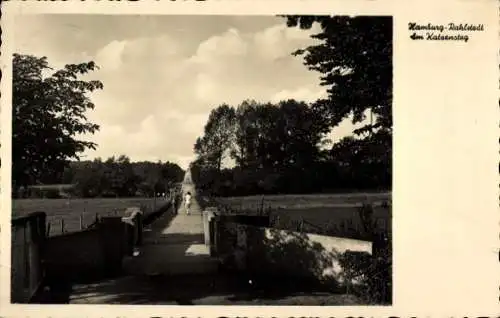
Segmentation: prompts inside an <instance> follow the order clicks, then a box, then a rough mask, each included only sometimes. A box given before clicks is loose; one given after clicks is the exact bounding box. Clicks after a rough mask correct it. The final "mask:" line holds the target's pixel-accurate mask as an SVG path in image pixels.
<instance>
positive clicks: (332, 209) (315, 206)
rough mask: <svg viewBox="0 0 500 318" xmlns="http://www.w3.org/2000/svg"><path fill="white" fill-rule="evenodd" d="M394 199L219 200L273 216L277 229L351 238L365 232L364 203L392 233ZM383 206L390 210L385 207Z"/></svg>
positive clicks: (275, 197) (245, 210)
mask: <svg viewBox="0 0 500 318" xmlns="http://www.w3.org/2000/svg"><path fill="white" fill-rule="evenodd" d="M391 198H392V196H391V193H390V192H385V193H350V194H310V195H272V196H247V197H228V198H217V199H216V202H218V203H220V204H222V205H224V206H227V207H229V208H230V209H231V210H233V211H238V212H242V213H245V214H258V213H261V212H262V211H264V213H269V214H270V216H271V220H272V223H273V227H277V228H283V229H294V230H301V231H304V232H311V233H325V232H334V233H335V232H339V233H340V232H342V233H346V234H347V235H349V233H356V232H359V231H360V230H361V229H362V224H361V220H360V218H359V214H358V210H359V208H360V207H361V206H362V204H363V203H370V204H372V206H373V207H374V211H373V217H374V219H375V221H376V222H377V223H376V224H377V229H378V230H383V231H387V232H389V233H390V232H391V231H392V226H391V223H392V222H391V219H392V211H391ZM383 202H387V203H388V204H389V206H388V207H387V206H383V205H382V203H383ZM353 236H354V234H353Z"/></svg>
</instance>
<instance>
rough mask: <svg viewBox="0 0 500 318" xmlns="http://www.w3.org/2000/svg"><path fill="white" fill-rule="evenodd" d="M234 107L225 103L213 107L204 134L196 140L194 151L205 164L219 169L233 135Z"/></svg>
mask: <svg viewBox="0 0 500 318" xmlns="http://www.w3.org/2000/svg"><path fill="white" fill-rule="evenodd" d="M234 121H235V112H234V109H233V108H232V107H230V106H228V105H226V104H223V105H220V106H219V107H217V108H215V109H213V110H212V111H211V112H210V115H209V117H208V121H207V124H206V125H205V129H204V135H203V137H201V138H198V139H197V140H196V144H195V146H194V151H195V153H196V154H197V155H198V156H199V157H200V158H201V159H202V160H203V162H204V164H205V165H207V166H211V167H215V168H217V170H219V171H220V170H221V167H222V161H223V160H224V158H225V157H226V154H227V153H228V152H229V149H230V148H231V145H232V143H233V137H234V133H233V131H234Z"/></svg>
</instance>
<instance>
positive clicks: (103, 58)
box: [96, 41, 127, 71]
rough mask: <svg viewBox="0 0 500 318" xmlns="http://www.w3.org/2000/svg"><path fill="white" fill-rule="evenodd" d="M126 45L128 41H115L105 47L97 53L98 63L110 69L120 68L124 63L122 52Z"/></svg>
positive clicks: (105, 68)
mask: <svg viewBox="0 0 500 318" xmlns="http://www.w3.org/2000/svg"><path fill="white" fill-rule="evenodd" d="M126 45H127V42H126V41H113V42H111V43H109V44H108V45H106V46H105V47H103V48H102V49H101V50H99V52H97V54H96V63H97V65H100V67H101V68H103V69H104V70H109V71H113V70H116V69H118V68H119V67H120V66H121V65H122V54H123V52H124V50H125V47H126Z"/></svg>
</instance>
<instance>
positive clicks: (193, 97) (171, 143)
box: [17, 17, 323, 167]
mask: <svg viewBox="0 0 500 318" xmlns="http://www.w3.org/2000/svg"><path fill="white" fill-rule="evenodd" d="M87 18H88V17H86V18H83V20H81V21H80V22H79V23H78V25H79V28H78V32H79V33H78V34H79V36H78V37H75V35H74V30H73V29H71V28H65V27H64V23H62V22H61V23H62V24H61V27H59V28H57V30H55V31H54V32H55V33H51V32H39V31H37V30H38V27H43V23H42V24H39V25H37V28H30V29H29V30H27V31H24V32H19V34H20V37H22V38H23V39H20V40H19V41H18V42H17V43H21V44H22V48H23V49H26V50H27V51H28V52H29V51H30V50H31V51H33V52H43V53H44V54H45V55H47V56H48V57H49V61H55V62H57V63H69V62H72V63H75V62H82V61H88V60H95V61H96V63H97V64H98V65H99V66H100V68H101V70H100V71H98V72H94V73H93V74H91V76H92V78H93V79H99V80H101V81H102V82H103V85H104V89H103V90H102V91H99V92H96V93H93V94H92V95H91V98H92V100H93V101H94V103H95V104H96V108H95V110H93V111H91V112H90V113H89V118H90V120H91V121H93V122H95V123H97V124H99V125H100V126H101V130H100V131H99V132H98V133H96V134H95V135H90V136H86V138H87V139H90V140H92V141H94V142H96V143H97V144H98V145H99V148H98V149H97V150H96V151H87V153H86V154H87V155H88V158H92V157H95V156H101V157H104V158H106V157H109V156H112V155H119V154H127V155H128V156H129V157H131V158H132V160H158V159H161V160H170V161H176V162H178V163H179V164H182V165H183V167H186V166H187V164H188V163H189V162H190V161H191V160H192V159H193V145H194V142H195V141H196V138H197V137H198V136H200V135H201V134H202V132H203V127H204V125H205V123H206V120H207V118H208V114H209V112H210V111H211V109H213V108H215V107H217V106H218V105H220V104H222V103H228V104H230V105H233V106H236V105H238V104H239V103H241V102H242V101H243V100H245V99H256V100H259V101H269V100H272V101H278V100H280V99H287V98H294V99H298V100H304V101H307V102H311V101H313V100H315V99H317V98H319V97H321V96H322V94H323V88H321V87H320V86H319V74H317V73H315V72H312V71H309V70H307V68H306V67H305V66H304V65H303V61H302V58H301V57H293V56H291V53H292V51H294V50H296V49H298V48H303V47H305V46H307V45H309V44H310V43H312V40H311V39H310V38H309V35H310V33H311V32H315V31H314V30H312V31H304V30H300V29H299V28H287V27H286V26H285V25H284V22H283V21H281V22H280V20H279V19H277V20H276V21H277V22H276V23H277V24H276V25H272V24H271V23H272V22H271V23H268V24H267V25H271V26H270V27H265V28H264V27H263V28H261V29H260V30H258V31H255V30H257V29H258V28H257V27H255V26H253V27H252V31H251V32H248V31H242V30H243V28H237V27H231V25H236V24H237V23H236V22H234V21H237V20H238V18H236V17H235V18H234V19H233V20H232V22H226V23H227V27H226V28H225V29H224V28H223V27H221V26H220V25H219V26H217V28H213V29H210V28H209V27H208V26H207V25H206V24H203V25H202V24H193V23H191V22H189V23H188V22H185V24H183V25H180V24H181V23H183V21H184V20H182V19H181V20H179V22H178V23H177V22H176V24H175V27H176V28H177V29H176V28H172V27H168V28H167V27H163V28H162V29H161V30H160V26H161V25H162V23H163V22H161V21H160V20H158V21H157V22H156V23H155V25H156V26H154V27H155V28H156V27H158V28H159V29H158V31H156V33H155V32H153V31H152V29H151V28H153V25H150V26H149V27H150V29H148V30H149V31H148V32H142V33H141V34H137V32H136V31H134V30H132V29H130V30H128V31H127V32H125V31H124V30H125V29H126V27H125V22H124V21H125V20H123V21H122V22H120V23H119V25H121V26H120V27H117V28H115V29H113V30H107V29H103V28H102V27H95V26H94V24H92V22H91V21H92V19H89V20H85V19H87ZM123 19H125V18H123ZM249 19H250V18H247V20H245V21H246V22H245V23H249V22H248V21H251V20H249ZM145 21H147V19H146V20H141V21H140V23H144V22H145ZM200 21H201V20H200ZM204 21H209V20H204ZM58 23H59V22H58ZM72 23H73V22H72ZM101 23H104V21H101ZM203 23H207V22H203ZM177 24H179V25H177ZM50 25H51V28H54V27H55V26H57V25H58V24H57V23H56V22H51V24H50ZM181 29H182V30H184V31H182V32H178V31H176V30H181ZM208 29H210V30H208ZM211 30H217V31H216V32H212V31H211ZM246 30H248V28H247V29H246ZM28 31H29V32H28ZM34 34H36V35H37V36H36V40H31V38H33V35H34ZM145 34H147V36H145ZM110 39H114V40H110ZM61 43H64V45H61Z"/></svg>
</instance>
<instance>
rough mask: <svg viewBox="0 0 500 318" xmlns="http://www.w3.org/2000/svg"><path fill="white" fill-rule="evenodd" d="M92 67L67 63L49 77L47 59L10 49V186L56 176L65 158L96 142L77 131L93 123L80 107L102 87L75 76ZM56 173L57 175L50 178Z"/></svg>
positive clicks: (86, 130) (86, 129) (90, 130)
mask: <svg viewBox="0 0 500 318" xmlns="http://www.w3.org/2000/svg"><path fill="white" fill-rule="evenodd" d="M96 68H97V66H96V64H95V63H94V62H88V63H81V64H68V65H66V66H65V67H64V68H62V69H60V70H57V71H55V72H53V73H52V74H51V75H49V76H44V73H46V72H50V71H51V70H52V69H51V67H50V66H49V64H48V61H47V58H46V57H42V58H38V57H34V56H31V55H20V54H14V59H13V98H12V108H13V116H12V125H13V127H12V162H13V164H12V180H13V189H14V190H15V189H16V188H18V187H19V186H26V185H28V184H33V183H37V182H51V181H52V179H54V178H56V179H57V178H59V177H61V176H62V173H63V172H64V168H65V167H66V166H67V164H68V159H71V158H73V159H78V158H79V154H80V153H81V152H83V151H84V150H85V149H88V148H90V149H95V147H96V144H95V143H93V142H89V141H84V140H79V139H78V136H79V135H82V134H86V133H94V132H95V131H97V130H98V129H99V126H98V125H96V124H94V123H91V122H89V121H88V119H87V117H86V111H87V110H89V109H93V108H94V107H95V106H94V104H93V103H92V101H91V100H90V98H89V97H88V93H90V92H93V91H95V90H97V89H102V88H103V85H102V83H101V82H100V81H95V80H89V81H85V80H81V79H79V77H80V76H82V75H84V74H86V73H88V72H90V71H93V70H95V69H96ZM54 176H57V177H54Z"/></svg>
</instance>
